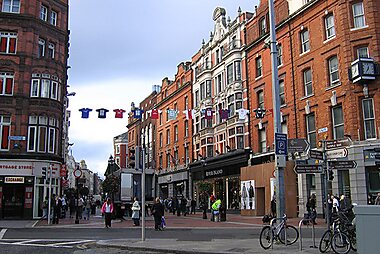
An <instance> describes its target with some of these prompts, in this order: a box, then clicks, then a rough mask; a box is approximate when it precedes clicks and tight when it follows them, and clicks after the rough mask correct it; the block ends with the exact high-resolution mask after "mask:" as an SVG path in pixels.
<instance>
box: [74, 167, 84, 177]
mask: <svg viewBox="0 0 380 254" xmlns="http://www.w3.org/2000/svg"><path fill="white" fill-rule="evenodd" d="M81 176H82V170H80V169H76V170H74V177H75V178H80V177H81Z"/></svg>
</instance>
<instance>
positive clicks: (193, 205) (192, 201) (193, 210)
mask: <svg viewBox="0 0 380 254" xmlns="http://www.w3.org/2000/svg"><path fill="white" fill-rule="evenodd" d="M196 205H197V201H195V199H193V198H192V199H191V211H190V214H195V206H196Z"/></svg>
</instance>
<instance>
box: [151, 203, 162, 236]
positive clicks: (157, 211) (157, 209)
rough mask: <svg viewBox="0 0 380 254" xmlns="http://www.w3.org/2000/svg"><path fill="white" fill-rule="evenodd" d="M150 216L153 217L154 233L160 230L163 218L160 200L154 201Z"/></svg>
mask: <svg viewBox="0 0 380 254" xmlns="http://www.w3.org/2000/svg"><path fill="white" fill-rule="evenodd" d="M152 214H153V217H154V229H155V230H156V231H158V230H162V227H161V222H162V216H164V206H163V205H162V204H161V202H160V198H156V201H155V203H154V204H153V207H152Z"/></svg>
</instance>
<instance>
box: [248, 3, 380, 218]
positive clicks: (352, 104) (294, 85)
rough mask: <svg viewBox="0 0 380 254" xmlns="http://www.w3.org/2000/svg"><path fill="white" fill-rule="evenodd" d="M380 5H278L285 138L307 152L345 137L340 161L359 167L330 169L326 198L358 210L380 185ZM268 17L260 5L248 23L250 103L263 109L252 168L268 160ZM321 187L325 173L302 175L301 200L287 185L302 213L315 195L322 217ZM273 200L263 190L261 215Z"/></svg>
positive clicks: (253, 128)
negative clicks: (379, 149)
mask: <svg viewBox="0 0 380 254" xmlns="http://www.w3.org/2000/svg"><path fill="white" fill-rule="evenodd" d="M287 6H288V10H289V15H287V8H286V7H287ZM379 6H380V3H379V2H378V1H371V0H368V1H302V0H292V1H290V0H289V1H276V2H275V9H276V24H277V25H276V27H277V29H276V34H277V42H278V45H279V47H278V48H279V49H280V50H279V52H280V56H279V58H280V57H282V62H283V65H282V66H279V68H278V71H279V79H280V93H281V96H282V98H281V100H282V102H283V103H282V106H281V112H282V121H283V122H282V125H283V131H287V133H288V138H306V139H307V140H308V141H309V142H310V146H311V148H312V149H314V148H315V149H318V148H319V149H320V147H319V145H318V141H321V140H339V139H344V138H346V137H350V138H351V139H352V142H348V144H346V147H345V148H346V149H347V150H348V156H347V157H346V158H340V159H338V160H355V161H356V162H357V164H358V166H357V168H355V169H348V168H347V169H340V170H335V169H334V170H333V172H334V175H335V178H334V179H333V180H332V181H329V184H328V193H330V194H331V193H333V194H339V195H341V194H344V195H346V196H348V197H349V198H351V199H352V200H353V201H355V202H357V203H361V204H364V203H366V202H367V197H368V195H373V194H374V193H376V192H377V191H378V189H377V187H375V186H379V184H380V182H379V180H378V179H379V168H378V166H375V161H374V157H373V155H374V153H375V151H374V147H376V146H379V129H378V126H379V124H380V123H379V121H380V120H379V118H378V117H377V116H378V115H379V113H380V112H379V110H380V102H379V100H380V98H379V92H378V88H379V84H380V83H379V81H378V79H379V77H378V76H375V74H376V73H375V72H376V67H375V68H373V65H371V62H373V61H374V62H375V63H376V62H379V60H380V59H379V52H380V51H379V49H380V47H379V42H380V40H379V25H380V22H379V21H380V20H379V18H378V17H377V16H376V12H377V11H376V10H378V9H379ZM267 12H268V8H267V3H266V2H262V3H261V4H260V6H259V7H258V9H257V12H256V16H255V18H254V19H252V20H251V21H250V23H249V24H247V41H248V42H247V44H248V47H247V58H248V64H247V65H248V80H249V90H250V101H251V102H252V103H251V105H256V107H260V106H261V105H263V107H264V108H265V109H266V110H267V114H266V117H264V118H263V119H262V121H261V123H259V122H260V121H259V120H258V119H255V118H253V117H251V123H252V124H251V134H252V148H253V152H254V156H253V159H252V164H253V165H262V164H263V163H265V162H266V160H267V159H268V160H269V161H273V156H270V154H271V153H272V154H273V145H272V144H273V120H272V118H273V115H272V114H271V110H270V109H271V108H273V106H272V98H271V80H270V75H271V69H270V60H269V59H270V58H269V56H270V54H269V53H270V52H269V49H268V48H265V43H266V42H267V41H268V40H269V33H268V27H269V26H268V25H267V24H268V19H267V18H265V17H266V16H267V15H268V14H267ZM280 45H281V46H280ZM358 58H362V59H363V58H364V60H360V61H359V60H358V61H359V62H360V64H359V65H358V66H359V67H360V68H361V69H360V70H357V69H356V66H355V60H356V59H358ZM356 62H357V61H356ZM364 62H365V63H364ZM367 63H368V64H367ZM371 66H372V67H371ZM372 68H373V69H372ZM351 72H352V73H353V75H356V76H357V77H358V78H357V79H360V77H361V76H366V77H367V78H370V79H365V77H364V78H363V79H361V80H360V81H358V82H355V81H352V80H350V75H351ZM258 73H262V74H261V76H260V75H258ZM285 124H286V127H285ZM261 158H265V160H263V159H261ZM301 158H307V155H306V154H305V155H301ZM298 159H300V158H298ZM270 177H271V176H267V178H266V179H263V181H264V182H265V186H263V187H265V188H266V189H268V188H270V179H269V178H270ZM286 177H287V176H286ZM289 177H292V176H291V175H290V176H289ZM323 182H324V180H323V174H319V173H316V174H299V175H298V190H300V191H299V192H298V194H297V192H296V190H295V189H294V186H293V185H292V186H286V188H291V189H292V192H293V191H295V193H292V195H298V200H297V202H298V206H299V212H300V214H303V212H304V209H305V205H306V201H307V197H308V196H310V195H311V194H312V193H315V194H316V195H317V199H318V201H317V209H318V213H319V214H322V213H323V211H322V208H323V205H322V202H323V201H322V198H324V192H325V191H324V184H323ZM288 183H289V182H288V181H287V184H288ZM287 193H288V190H287ZM271 194H273V193H271V192H269V191H265V197H264V199H262V201H264V202H265V204H266V205H265V207H264V210H262V212H268V208H269V201H270V198H271ZM292 202H293V201H292ZM292 202H291V203H288V200H287V209H288V208H293V205H292Z"/></svg>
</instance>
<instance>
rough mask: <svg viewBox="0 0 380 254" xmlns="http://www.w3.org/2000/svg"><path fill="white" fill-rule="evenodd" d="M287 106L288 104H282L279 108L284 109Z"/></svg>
mask: <svg viewBox="0 0 380 254" xmlns="http://www.w3.org/2000/svg"><path fill="white" fill-rule="evenodd" d="M287 106H288V104H286V103H285V104H282V105H280V108H286V107H287Z"/></svg>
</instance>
